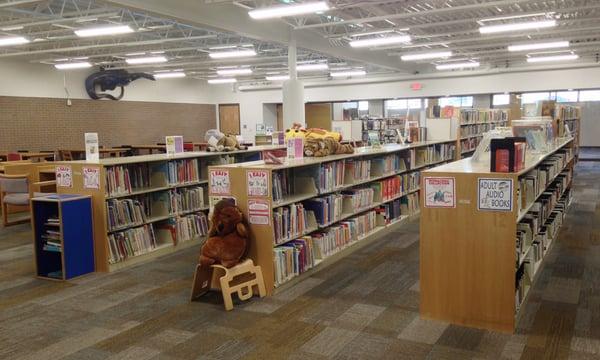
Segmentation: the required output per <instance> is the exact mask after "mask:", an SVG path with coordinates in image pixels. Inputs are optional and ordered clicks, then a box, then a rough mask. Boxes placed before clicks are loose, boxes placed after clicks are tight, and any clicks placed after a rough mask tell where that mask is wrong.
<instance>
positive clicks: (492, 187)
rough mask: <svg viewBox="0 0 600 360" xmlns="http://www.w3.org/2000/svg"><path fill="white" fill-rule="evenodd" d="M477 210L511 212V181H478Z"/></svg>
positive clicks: (500, 179)
mask: <svg viewBox="0 0 600 360" xmlns="http://www.w3.org/2000/svg"><path fill="white" fill-rule="evenodd" d="M477 203H478V204H477V209H479V210H488V211H512V207H513V180H512V179H504V178H498V179H483V178H480V179H478V191H477Z"/></svg>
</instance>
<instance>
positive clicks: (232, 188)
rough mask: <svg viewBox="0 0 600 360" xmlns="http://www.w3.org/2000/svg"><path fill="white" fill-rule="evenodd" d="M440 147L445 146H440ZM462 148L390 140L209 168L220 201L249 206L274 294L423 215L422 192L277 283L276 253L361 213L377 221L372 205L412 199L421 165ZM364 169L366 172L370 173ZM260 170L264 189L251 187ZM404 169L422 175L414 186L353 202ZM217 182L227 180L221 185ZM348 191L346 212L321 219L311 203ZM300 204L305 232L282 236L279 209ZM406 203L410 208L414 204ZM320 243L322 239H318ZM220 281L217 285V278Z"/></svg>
mask: <svg viewBox="0 0 600 360" xmlns="http://www.w3.org/2000/svg"><path fill="white" fill-rule="evenodd" d="M429 149H432V150H429ZM434 149H437V150H438V151H437V152H436V151H435V150H434ZM442 149H443V150H442ZM454 151H455V141H454V140H446V141H436V142H420V143H413V144H410V145H397V144H387V145H383V146H381V147H380V148H373V147H361V148H356V149H355V153H354V154H345V155H333V156H327V157H321V158H314V157H312V158H303V159H286V160H285V161H284V163H283V164H265V163H264V162H263V161H257V162H251V163H241V164H232V165H225V166H211V167H209V172H210V174H211V176H210V178H209V183H210V184H209V196H210V197H211V202H212V203H214V202H215V201H217V200H218V199H221V198H222V197H232V198H234V199H235V200H236V203H237V205H238V206H239V207H240V208H241V209H242V211H243V213H244V216H245V218H246V219H247V220H248V223H249V228H250V250H249V256H250V257H251V258H252V259H253V261H254V263H255V264H257V265H260V266H261V268H262V272H263V275H264V278H265V284H266V289H267V293H268V294H273V293H274V292H275V291H278V290H280V289H281V288H283V287H287V286H289V285H290V284H293V283H295V282H296V281H297V279H301V278H304V277H305V276H306V275H307V274H310V273H313V272H314V271H318V270H319V269H322V268H323V267H325V266H327V265H328V264H331V263H333V262H334V261H335V260H337V259H339V258H341V257H343V256H346V255H347V254H349V253H350V252H353V251H355V250H356V249H358V248H360V247H362V246H365V245H366V244H368V242H369V241H371V240H373V239H374V238H375V235H376V234H381V233H382V232H385V231H389V230H390V229H393V228H395V227H397V226H400V225H401V224H402V223H404V222H405V221H407V220H408V219H409V218H410V217H413V216H416V215H417V214H418V204H417V203H416V202H418V196H414V198H415V199H416V201H415V204H413V205H416V207H415V208H413V209H411V210H410V211H405V212H400V213H399V214H398V213H397V214H396V215H398V216H396V217H395V218H394V219H393V220H392V219H391V218H388V219H386V217H385V215H384V214H382V213H380V212H379V213H376V214H375V221H373V222H371V223H370V225H373V226H372V228H370V227H367V226H365V227H364V229H365V231H364V233H360V235H359V232H358V231H357V232H356V233H353V236H352V237H347V238H346V240H345V242H344V243H343V245H339V246H337V247H336V248H335V250H334V251H331V252H329V253H327V255H324V254H322V255H323V256H321V257H320V258H317V257H315V258H314V262H313V263H311V264H310V266H307V268H306V269H304V270H305V271H302V272H301V273H299V274H291V275H289V276H287V278H286V279H284V280H283V281H280V282H279V283H278V284H277V281H276V267H277V265H276V261H277V257H276V256H277V252H278V251H279V250H281V249H282V247H286V246H289V245H290V243H294V242H295V241H297V239H298V238H301V237H302V236H305V235H309V234H310V235H312V236H315V234H317V236H318V234H321V233H322V232H325V231H329V230H331V229H332V228H333V227H339V226H342V225H343V224H344V222H357V223H358V220H354V218H355V217H357V216H365V217H367V216H371V217H370V218H369V219H371V220H373V215H374V213H371V211H372V210H374V209H377V208H379V207H382V206H383V205H384V204H391V202H393V201H395V200H399V199H400V201H402V200H401V199H402V198H405V199H404V200H405V201H406V202H408V201H409V200H408V198H407V197H408V196H412V195H414V194H418V192H419V188H418V185H419V181H418V174H419V172H420V171H421V170H423V169H425V168H427V167H431V166H435V165H439V164H442V163H445V162H448V161H453V160H454V155H455V154H454ZM390 159H402V160H397V161H396V162H394V163H393V164H394V166H395V167H393V168H392V170H390V168H386V167H385V166H383V164H390V163H391V162H386V161H391V160H390ZM368 161H370V162H368ZM340 164H342V165H340ZM336 166H338V167H339V168H340V169H341V168H343V169H344V171H343V172H342V173H343V174H342V175H340V174H339V173H337V176H338V177H336V179H337V180H338V181H337V182H336V184H335V186H330V187H323V186H321V185H323V181H324V178H322V177H321V175H322V174H326V169H330V168H334V167H336ZM360 166H363V168H362V169H363V170H364V171H365V172H366V173H367V174H368V175H367V176H361V177H359V178H355V176H354V175H355V174H356V172H355V171H356V169H357V168H359V167H360ZM367 167H368V170H367ZM349 169H353V170H349ZM353 171H354V172H353ZM361 174H363V175H364V173H361ZM255 176H258V177H259V178H260V179H263V180H264V181H263V182H258V183H256V184H262V185H261V186H259V187H258V188H256V187H253V188H252V189H249V187H251V186H250V185H249V181H248V179H249V178H252V179H254V177H255ZM323 176H325V175H323ZM397 176H405V177H406V178H407V179H408V178H410V179H413V180H414V179H415V177H416V179H417V180H415V185H414V186H413V187H412V188H410V189H408V188H406V190H405V188H403V189H402V191H400V190H398V191H397V192H395V193H394V194H391V193H388V194H387V196H385V198H384V197H383V196H380V195H382V194H383V193H378V192H376V191H373V194H374V196H373V199H371V201H368V202H365V203H364V204H362V205H361V206H360V207H355V206H354V205H353V203H352V201H354V199H355V198H354V197H353V195H352V194H354V192H355V191H360V190H363V191H366V192H367V193H368V192H369V190H368V189H369V188H370V186H372V185H373V184H375V183H376V182H378V181H391V180H390V179H394V178H395V177H397ZM282 177H285V178H286V179H288V181H291V182H293V183H291V186H290V188H289V191H288V193H287V194H278V191H276V190H275V189H274V182H277V181H279V180H276V179H279V178H282ZM225 179H226V180H225ZM253 183H255V182H253ZM217 184H221V185H223V184H227V185H225V186H216V185H217ZM403 184H404V183H403ZM213 185H215V187H213ZM257 189H258V190H257ZM365 189H367V190H365ZM343 194H345V195H346V196H347V197H346V198H344V199H342V205H343V206H341V207H340V208H339V209H338V210H340V211H339V214H338V216H334V217H333V218H331V219H329V221H326V222H323V223H319V222H320V221H319V218H318V216H316V215H315V212H314V211H311V210H310V208H309V205H308V202H310V201H315V200H316V199H318V198H321V199H322V198H324V197H327V196H343ZM299 204H302V206H303V207H304V209H305V210H306V213H305V218H306V224H304V223H303V224H304V225H305V226H302V227H299V228H298V231H292V232H293V234H291V235H289V234H286V236H283V237H281V238H278V237H277V235H276V233H277V232H278V230H277V227H276V226H275V214H279V213H280V212H281V211H284V209H285V208H290V207H291V206H294V207H296V206H299ZM411 204H412V203H411ZM406 209H409V207H408V205H407V206H406ZM366 214H371V215H366ZM344 226H345V225H344ZM367 229H368V230H367ZM354 235H356V236H354ZM313 245H314V246H317V245H316V242H315V243H314V244H313ZM288 248H289V247H288ZM288 270H289V269H288ZM214 285H215V286H216V284H214Z"/></svg>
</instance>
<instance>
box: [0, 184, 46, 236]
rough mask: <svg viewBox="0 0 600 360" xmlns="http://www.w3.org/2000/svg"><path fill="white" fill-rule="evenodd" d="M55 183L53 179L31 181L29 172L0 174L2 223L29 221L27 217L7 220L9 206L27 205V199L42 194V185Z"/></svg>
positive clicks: (23, 206) (7, 224)
mask: <svg viewBox="0 0 600 360" xmlns="http://www.w3.org/2000/svg"><path fill="white" fill-rule="evenodd" d="M52 185H56V181H55V180H50V181H39V182H34V183H31V181H30V175H29V174H15V175H5V174H0V206H1V207H2V225H4V226H10V225H17V224H22V223H26V222H29V218H28V217H26V218H20V219H19V220H15V221H9V220H8V213H9V209H8V208H9V206H15V207H22V208H27V207H29V199H31V198H32V197H35V196H42V195H45V194H47V193H45V192H42V189H43V188H44V187H48V186H52Z"/></svg>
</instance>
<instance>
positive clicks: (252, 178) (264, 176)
mask: <svg viewBox="0 0 600 360" xmlns="http://www.w3.org/2000/svg"><path fill="white" fill-rule="evenodd" d="M246 180H247V183H248V196H268V195H269V172H268V171H266V170H248V171H246Z"/></svg>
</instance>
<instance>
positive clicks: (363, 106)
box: [358, 101, 369, 111]
mask: <svg viewBox="0 0 600 360" xmlns="http://www.w3.org/2000/svg"><path fill="white" fill-rule="evenodd" d="M358 111H369V102H368V101H359V102H358Z"/></svg>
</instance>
